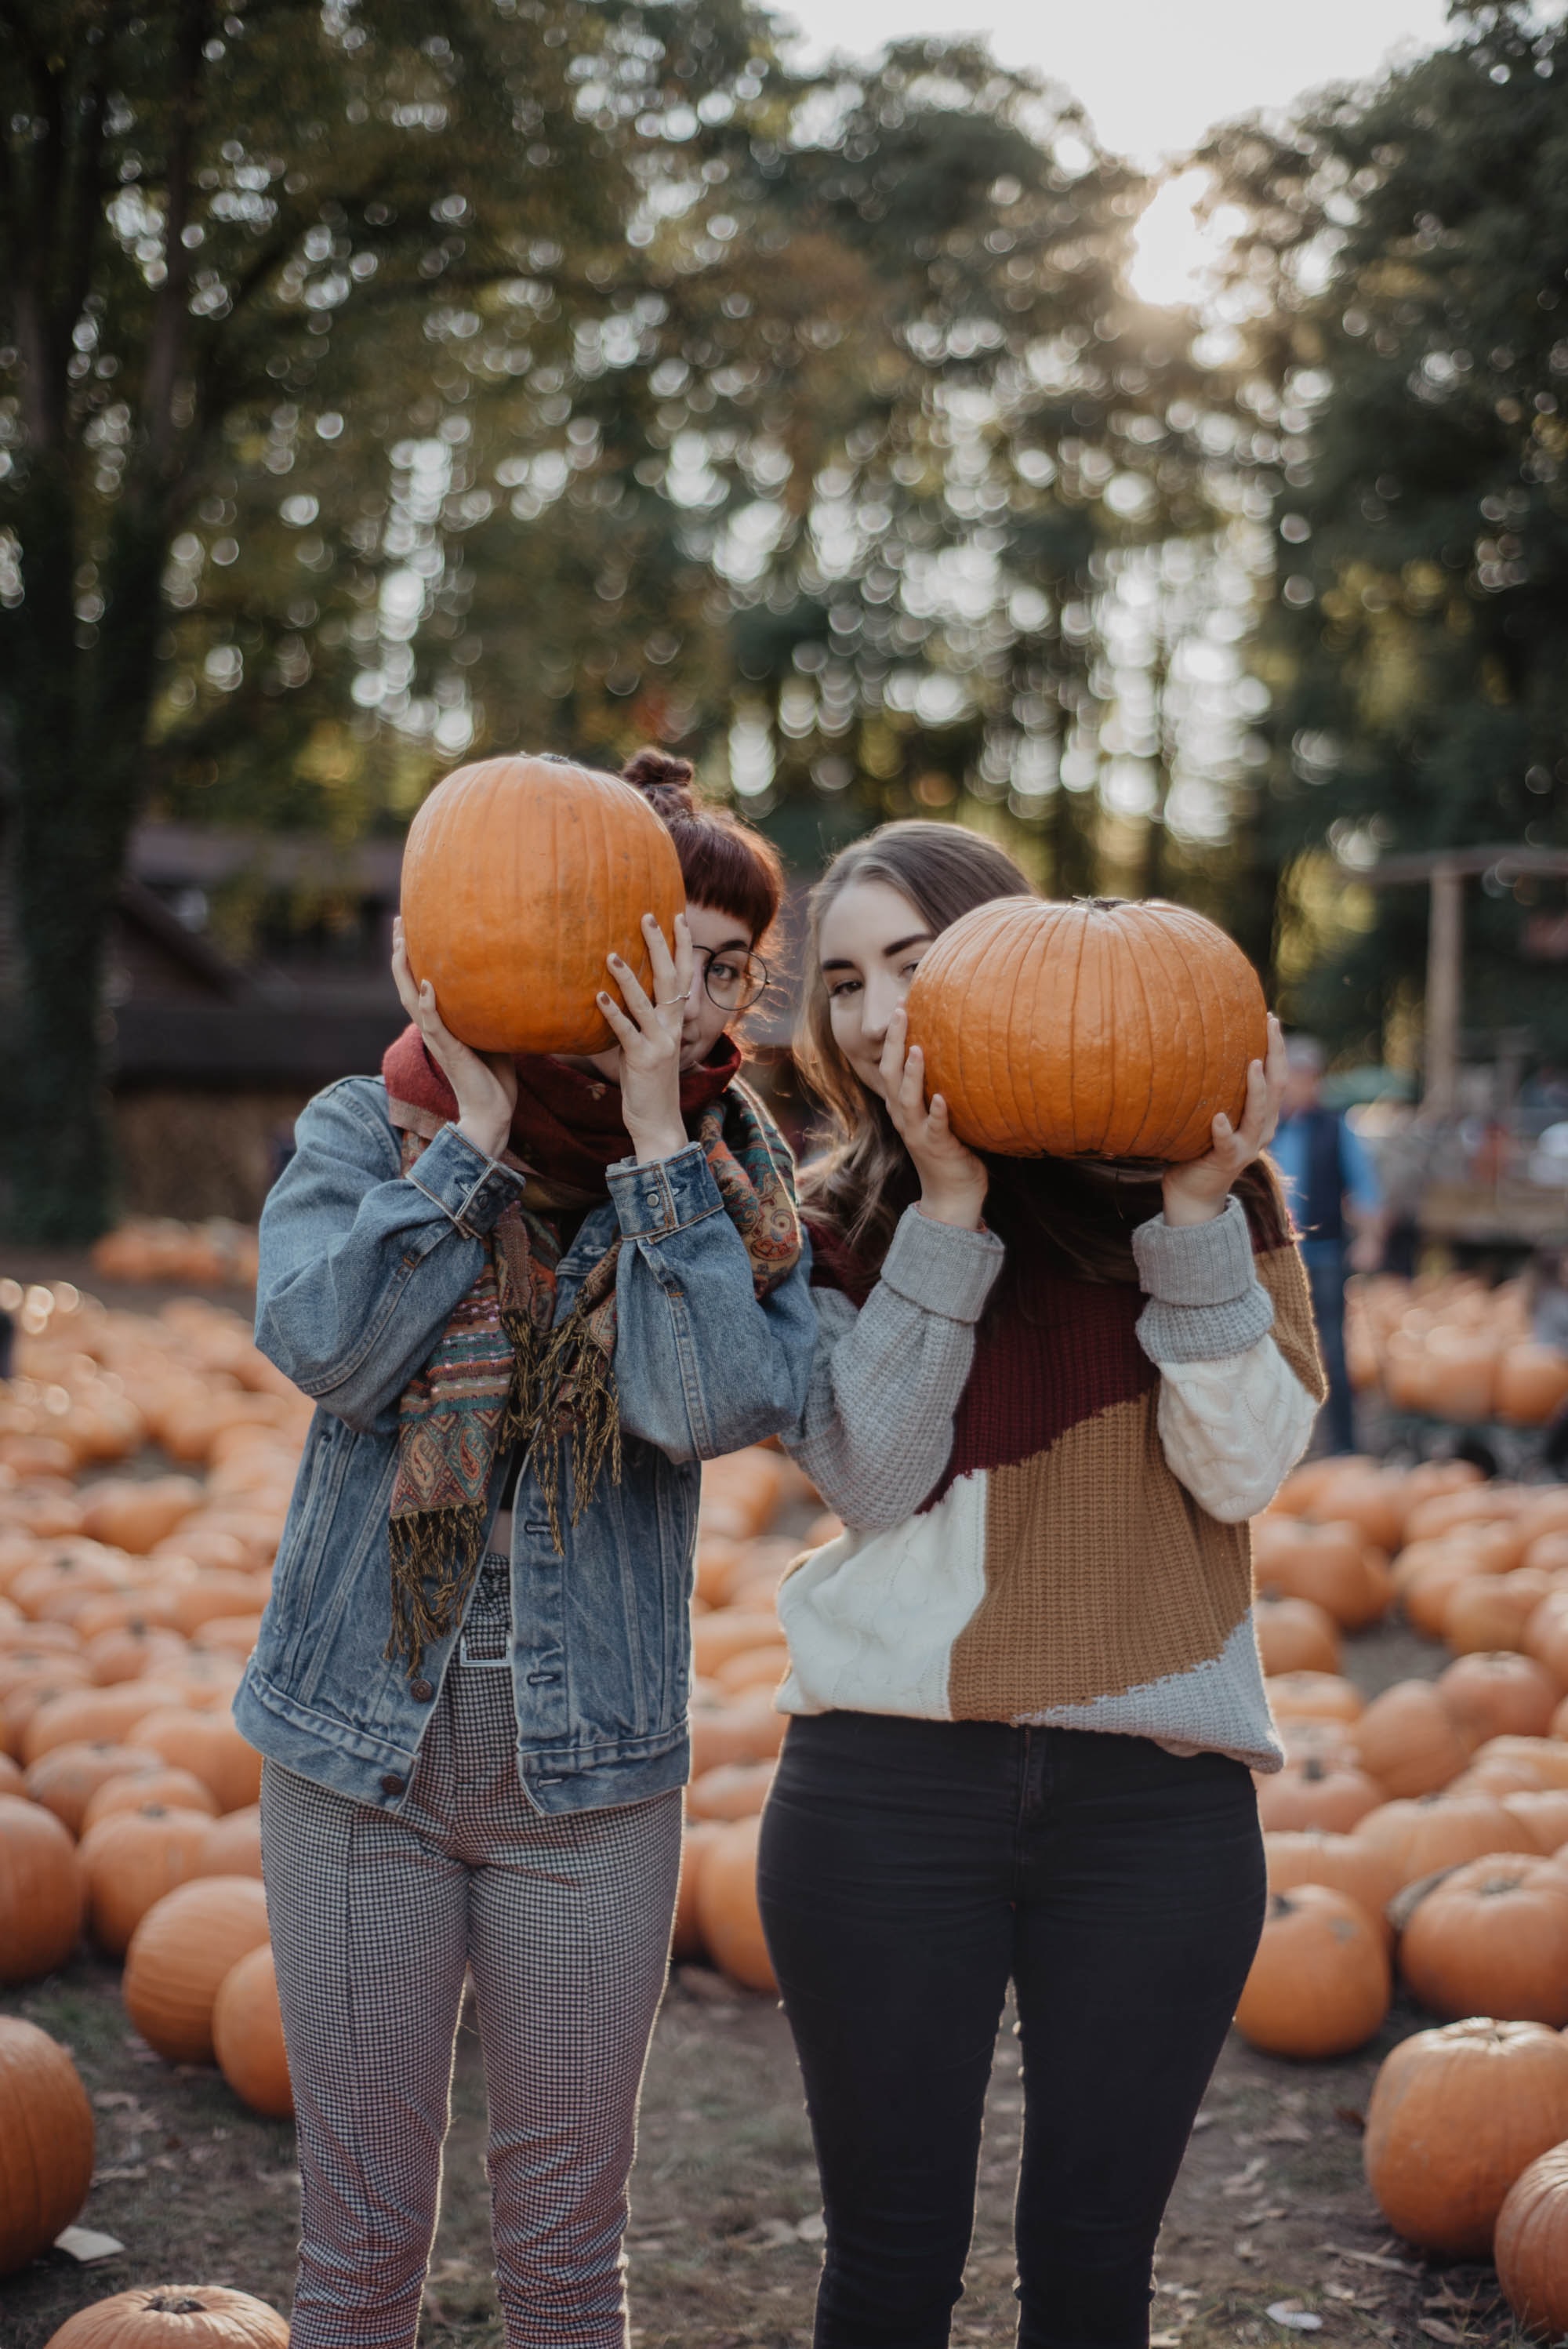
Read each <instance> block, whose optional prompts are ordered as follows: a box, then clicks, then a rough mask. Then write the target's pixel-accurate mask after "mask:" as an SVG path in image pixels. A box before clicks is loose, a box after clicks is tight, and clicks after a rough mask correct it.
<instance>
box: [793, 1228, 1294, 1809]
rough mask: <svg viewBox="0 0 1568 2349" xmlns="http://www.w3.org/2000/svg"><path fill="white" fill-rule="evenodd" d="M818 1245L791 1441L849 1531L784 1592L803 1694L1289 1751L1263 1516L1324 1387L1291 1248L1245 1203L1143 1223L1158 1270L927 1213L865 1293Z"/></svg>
mask: <svg viewBox="0 0 1568 2349" xmlns="http://www.w3.org/2000/svg"><path fill="white" fill-rule="evenodd" d="M814 1238H816V1239H817V1240H818V1242H819V1246H818V1268H817V1271H816V1274H815V1276H814V1278H815V1282H816V1284H817V1285H816V1287H815V1289H814V1294H815V1297H816V1300H817V1307H818V1319H819V1338H818V1350H817V1359H816V1363H815V1366H814V1370H813V1375H812V1382H811V1389H810V1396H809V1398H808V1402H807V1406H806V1411H805V1414H804V1417H803V1420H802V1422H801V1424H800V1426H799V1429H798V1430H797V1431H796V1433H794V1434H793V1435H792V1436H789V1437H787V1438H786V1442H787V1443H788V1444H789V1450H790V1451H791V1452H792V1453H793V1454H795V1456H796V1457H797V1458H798V1459H799V1461H800V1462H801V1464H803V1466H804V1467H805V1468H806V1470H807V1472H808V1473H809V1475H810V1476H811V1478H812V1479H813V1481H814V1482H815V1484H816V1485H817V1486H818V1488H819V1489H820V1492H821V1494H822V1496H823V1498H824V1500H825V1501H826V1502H827V1503H828V1504H829V1505H830V1507H832V1508H833V1509H835V1510H836V1511H837V1512H838V1514H839V1515H840V1516H841V1517H842V1518H843V1520H844V1524H845V1526H846V1528H847V1530H846V1531H845V1532H844V1533H843V1534H841V1536H840V1537H838V1538H837V1539H836V1540H833V1541H830V1542H829V1543H827V1544H826V1546H825V1547H822V1548H820V1549H818V1550H814V1551H812V1552H810V1554H809V1555H808V1556H807V1557H805V1558H803V1559H802V1560H801V1561H800V1562H799V1564H798V1565H797V1566H796V1567H795V1568H793V1569H792V1571H791V1572H790V1574H789V1578H787V1580H786V1581H785V1583H784V1585H783V1587H782V1588H781V1590H780V1592H779V1615H780V1618H781V1619H782V1621H783V1625H784V1630H785V1634H786V1637H787V1638H788V1640H789V1654H790V1670H789V1676H788V1678H787V1679H786V1681H785V1682H784V1686H783V1688H782V1690H781V1691H780V1692H779V1705H780V1707H781V1708H782V1709H783V1710H784V1711H785V1712H787V1713H824V1712H828V1711H831V1710H835V1709H842V1710H848V1711H853V1712H861V1713H913V1714H917V1715H920V1716H922V1717H923V1718H926V1719H930V1720H937V1721H976V1720H978V1721H1008V1722H1014V1723H1049V1724H1051V1725H1056V1726H1061V1727H1065V1728H1073V1729H1099V1730H1109V1731H1119V1732H1121V1733H1128V1734H1132V1735H1138V1736H1146V1737H1152V1738H1156V1739H1158V1740H1159V1742H1160V1743H1161V1744H1164V1745H1168V1746H1171V1747H1172V1748H1174V1749H1175V1750H1177V1751H1200V1750H1204V1749H1209V1750H1214V1751H1218V1752H1221V1753H1225V1754H1234V1755H1235V1756H1236V1757H1237V1758H1238V1759H1240V1760H1242V1761H1244V1762H1246V1763H1248V1764H1251V1765H1252V1766H1253V1767H1254V1768H1261V1769H1264V1770H1269V1769H1277V1768H1278V1767H1279V1764H1280V1762H1281V1760H1282V1759H1283V1756H1282V1754H1281V1752H1280V1748H1279V1744H1278V1742H1277V1740H1276V1739H1275V1737H1274V1729H1273V1725H1272V1723H1271V1721H1270V1718H1269V1711H1268V1703H1267V1700H1266V1698H1265V1696H1264V1685H1263V1672H1262V1668H1261V1666H1260V1663H1259V1661H1258V1652H1257V1641H1256V1638H1255V1636H1254V1633H1253V1620H1252V1599H1253V1589H1252V1549H1251V1541H1250V1538H1249V1534H1248V1528H1247V1522H1246V1521H1247V1519H1248V1518H1249V1517H1251V1516H1254V1515H1255V1514H1256V1513H1257V1511H1258V1510H1260V1509H1261V1508H1263V1507H1264V1505H1265V1504H1266V1503H1267V1502H1268V1501H1269V1500H1271V1499H1272V1498H1273V1496H1274V1492H1275V1490H1276V1489H1277V1487H1278V1485H1279V1483H1280V1480H1281V1478H1282V1477H1283V1476H1284V1473H1285V1470H1286V1469H1287V1468H1288V1467H1289V1466H1290V1464H1291V1463H1292V1462H1293V1461H1294V1460H1295V1459H1296V1458H1297V1457H1299V1455H1300V1454H1301V1451H1302V1449H1303V1448H1304V1446H1305V1443H1306V1440H1307V1436H1308V1434H1309V1433H1310V1432H1311V1427H1312V1422H1313V1417H1314V1413H1315V1409H1316V1406H1317V1404H1318V1403H1319V1402H1321V1401H1322V1399H1323V1395H1324V1392H1325V1387H1324V1381H1323V1373H1322V1370H1321V1366H1320V1364H1319V1361H1318V1353H1317V1343H1316V1336H1315V1330H1314V1327H1313V1320H1312V1309H1311V1305H1310V1302H1309V1300H1308V1295H1307V1288H1306V1281H1305V1275H1304V1274H1303V1271H1302V1268H1301V1263H1300V1259H1299V1257H1298V1256H1297V1254H1296V1250H1295V1244H1294V1242H1293V1241H1292V1240H1291V1239H1290V1237H1288V1235H1287V1234H1284V1233H1283V1232H1280V1231H1274V1232H1264V1233H1259V1232H1255V1231H1253V1228H1252V1227H1251V1226H1249V1222H1248V1218H1247V1216H1246V1214H1245V1213H1244V1212H1243V1208H1242V1206H1241V1204H1240V1202H1239V1201H1237V1200H1236V1199H1234V1198H1233V1199H1232V1200H1231V1201H1230V1202H1229V1204H1228V1205H1227V1206H1226V1208H1225V1211H1224V1213H1223V1215H1222V1216H1219V1217H1218V1218H1217V1219H1216V1220H1215V1221H1214V1222H1212V1223H1209V1224H1202V1225H1197V1226H1181V1227H1178V1226H1171V1225H1169V1224H1167V1223H1166V1222H1165V1220H1164V1218H1163V1216H1155V1217H1154V1218H1153V1219H1152V1220H1151V1221H1150V1222H1148V1223H1146V1224H1143V1225H1140V1226H1139V1227H1138V1229H1137V1230H1136V1231H1135V1232H1134V1234H1133V1253H1134V1256H1135V1258H1136V1261H1137V1265H1138V1271H1139V1277H1140V1283H1141V1288H1139V1289H1135V1288H1131V1287H1130V1286H1128V1287H1118V1286H1115V1285H1111V1284H1107V1283H1102V1282H1097V1281H1090V1280H1085V1279H1080V1278H1072V1277H1069V1276H1068V1275H1067V1274H1064V1273H1062V1272H1060V1271H1057V1270H1055V1269H1052V1268H1050V1267H1048V1266H1047V1264H1046V1263H1045V1262H1043V1261H1039V1260H1035V1261H1028V1262H1026V1261H1024V1260H1023V1257H1022V1253H1021V1252H1019V1257H1018V1261H1017V1262H1016V1264H1015V1267H1014V1268H1013V1277H1012V1278H1011V1279H1010V1280H1009V1283H1008V1287H1007V1290H1006V1293H1005V1294H1004V1296H1003V1297H1002V1298H1001V1299H998V1304H997V1309H995V1311H994V1312H993V1313H991V1314H990V1315H988V1316H987V1317H986V1319H985V1324H984V1327H983V1328H981V1329H980V1330H979V1331H978V1339H977V1332H976V1325H977V1324H978V1323H980V1321H981V1316H982V1314H983V1312H984V1311H985V1305H986V1301H987V1299H988V1298H989V1296H990V1293H991V1289H992V1287H993V1285H994V1283H995V1279H996V1276H997V1274H998V1272H999V1271H1000V1269H1001V1267H1002V1263H1003V1260H1004V1254H1005V1251H1004V1248H1003V1245H1002V1243H1001V1241H1000V1240H999V1239H997V1238H996V1237H995V1236H993V1235H992V1234H989V1233H985V1232H966V1231H961V1230H958V1229H956V1228H955V1227H954V1226H951V1225H946V1224H939V1223H935V1222H934V1221H933V1220H932V1219H931V1218H930V1217H928V1216H923V1215H921V1214H920V1212H919V1210H918V1209H916V1208H911V1209H910V1210H909V1211H908V1213H907V1214H906V1215H905V1216H903V1220H902V1221H901V1223H900V1224H899V1226H898V1229H897V1231H896V1232H895V1234H894V1237H893V1240H892V1246H891V1247H889V1249H888V1252H887V1256H886V1258H885V1260H884V1262H883V1265H882V1272H881V1275H880V1277H879V1278H878V1279H877V1281H876V1283H875V1285H874V1287H872V1288H871V1289H870V1290H869V1292H858V1291H857V1284H856V1281H855V1279H854V1278H853V1276H852V1274H851V1273H848V1272H846V1270H845V1269H844V1259H843V1258H842V1257H841V1255H837V1254H836V1253H835V1251H834V1250H833V1249H832V1247H831V1246H830V1245H829V1246H826V1247H824V1246H822V1245H821V1236H820V1235H814Z"/></svg>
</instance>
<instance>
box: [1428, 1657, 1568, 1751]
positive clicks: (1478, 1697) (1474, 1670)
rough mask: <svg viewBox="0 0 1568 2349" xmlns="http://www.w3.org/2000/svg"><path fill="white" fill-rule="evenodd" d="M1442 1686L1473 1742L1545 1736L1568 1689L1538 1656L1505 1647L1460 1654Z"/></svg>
mask: <svg viewBox="0 0 1568 2349" xmlns="http://www.w3.org/2000/svg"><path fill="white" fill-rule="evenodd" d="M1437 1690H1438V1694H1439V1697H1440V1698H1441V1699H1442V1702H1443V1703H1444V1705H1445V1706H1446V1707H1447V1709H1448V1711H1449V1713H1451V1714H1452V1715H1453V1718H1454V1720H1455V1721H1456V1722H1457V1723H1458V1724H1459V1727H1460V1733H1461V1734H1462V1735H1465V1736H1468V1737H1469V1738H1470V1742H1471V1743H1472V1744H1480V1742H1481V1741H1482V1740H1483V1739H1485V1738H1490V1737H1503V1736H1513V1737H1544V1735H1545V1734H1546V1732H1547V1730H1548V1729H1549V1727H1550V1726H1551V1723H1552V1715H1553V1710H1554V1708H1555V1706H1556V1703H1557V1700H1558V1697H1559V1696H1560V1694H1561V1693H1562V1692H1561V1690H1560V1689H1559V1688H1558V1685H1557V1682H1555V1681H1554V1680H1553V1677H1552V1674H1551V1673H1550V1672H1549V1671H1547V1669H1546V1667H1545V1665H1544V1664H1542V1663H1538V1662H1537V1661H1536V1660H1535V1658H1534V1657H1533V1656H1518V1655H1513V1654H1511V1653H1508V1652H1506V1651H1501V1650H1500V1651H1497V1652H1496V1653H1494V1654H1491V1655H1473V1656H1460V1657H1458V1658H1456V1660H1455V1661H1454V1662H1453V1663H1451V1664H1450V1665H1449V1668H1448V1670H1447V1671H1445V1672H1442V1673H1440V1674H1439V1678H1438V1682H1437Z"/></svg>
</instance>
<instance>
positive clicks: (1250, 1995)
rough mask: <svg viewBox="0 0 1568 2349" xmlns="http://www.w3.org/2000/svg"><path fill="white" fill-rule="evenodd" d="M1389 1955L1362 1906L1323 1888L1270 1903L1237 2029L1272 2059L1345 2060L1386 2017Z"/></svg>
mask: <svg viewBox="0 0 1568 2349" xmlns="http://www.w3.org/2000/svg"><path fill="white" fill-rule="evenodd" d="M1391 1995H1392V1981H1391V1977H1390V1974H1389V1970H1388V1952H1387V1945H1386V1943H1385V1940H1384V1937H1383V1934H1382V1933H1381V1931H1380V1930H1379V1929H1378V1926H1377V1922H1376V1921H1375V1920H1374V1919H1373V1918H1371V1917H1369V1916H1368V1915H1367V1911H1366V1909H1363V1908H1362V1906H1361V1904H1360V1902H1359V1901H1357V1900H1352V1899H1349V1898H1348V1897H1347V1895H1346V1894H1345V1893H1343V1892H1334V1891H1331V1890H1330V1889H1328V1887H1327V1886H1326V1885H1322V1884H1300V1885H1297V1886H1296V1887H1295V1889H1294V1890H1292V1891H1289V1892H1275V1893H1272V1894H1271V1895H1270V1897H1269V1904H1268V1913H1267V1915H1266V1917H1265V1918H1264V1930H1263V1938H1262V1940H1261V1941H1260V1942H1259V1944H1258V1952H1257V1955H1256V1957H1255V1958H1254V1959H1253V1966H1252V1971H1251V1972H1250V1973H1249V1974H1248V1976H1247V1981H1246V1987H1245V1989H1244V1990H1243V1992H1242V1996H1241V2001H1240V2003H1239V2004H1238V2006H1237V2008H1236V2029H1237V2030H1238V2031H1239V2032H1240V2033H1241V2034H1242V2037H1243V2039H1245V2040H1248V2041H1250V2043H1251V2044H1252V2045H1253V2046H1254V2047H1261V2048H1263V2049H1264V2051H1265V2052H1266V2053H1267V2054H1271V2055H1299V2056H1325V2055H1347V2054H1349V2053H1350V2050H1351V2049H1352V2048H1353V2047H1360V2046H1364V2045H1365V2044H1366V2042H1367V2040H1368V2039H1370V2038H1371V2036H1372V2033H1374V2032H1375V2031H1376V2030H1377V2027H1378V2025H1379V2023H1381V2022H1382V2020H1383V2018H1384V2016H1385V2015H1386V2014H1387V2012H1388V2001H1389V1998H1390V1996H1391Z"/></svg>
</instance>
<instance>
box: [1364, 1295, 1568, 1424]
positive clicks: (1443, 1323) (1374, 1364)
mask: <svg viewBox="0 0 1568 2349" xmlns="http://www.w3.org/2000/svg"><path fill="white" fill-rule="evenodd" d="M1345 1353H1346V1366H1347V1368H1348V1370H1349V1372H1350V1378H1351V1382H1352V1384H1353V1385H1355V1386H1357V1387H1361V1388H1368V1387H1376V1388H1380V1389H1381V1390H1382V1392H1383V1393H1384V1394H1385V1395H1386V1396H1387V1400H1388V1402H1390V1403H1391V1404H1392V1405H1393V1407H1394V1409H1395V1410H1396V1411H1404V1412H1415V1413H1421V1414H1422V1415H1423V1416H1426V1417H1429V1418H1433V1419H1451V1420H1459V1421H1470V1422H1475V1421H1483V1422H1484V1421H1489V1420H1501V1421H1503V1422H1505V1423H1508V1424H1510V1425H1511V1426H1515V1427H1540V1426H1542V1425H1544V1423H1545V1422H1546V1421H1547V1420H1549V1419H1550V1418H1551V1417H1552V1414H1553V1412H1554V1411H1556V1410H1557V1408H1558V1406H1559V1405H1560V1404H1561V1403H1562V1402H1564V1401H1568V1355H1565V1354H1562V1353H1559V1352H1558V1350H1556V1348H1555V1347H1552V1346H1542V1345H1539V1344H1537V1342H1536V1341H1535V1340H1534V1339H1533V1338H1532V1336H1531V1333H1530V1308H1529V1300H1528V1299H1527V1296H1526V1294H1525V1288H1524V1284H1523V1282H1522V1281H1520V1280H1505V1281H1502V1282H1501V1283H1500V1284H1499V1285H1498V1286H1497V1287H1496V1288H1489V1287H1488V1285H1487V1283H1486V1282H1485V1281H1483V1280H1480V1279H1479V1278H1477V1277H1476V1276H1475V1275H1474V1274H1473V1273H1460V1272H1448V1273H1440V1274H1423V1275H1422V1276H1420V1277H1419V1278H1417V1279H1415V1280H1405V1279H1402V1278H1398V1276H1397V1275H1394V1274H1391V1273H1378V1274H1376V1275H1373V1276H1371V1277H1369V1278H1366V1279H1362V1280H1353V1281H1351V1282H1350V1283H1349V1285H1348V1288H1347V1289H1346V1313H1345Z"/></svg>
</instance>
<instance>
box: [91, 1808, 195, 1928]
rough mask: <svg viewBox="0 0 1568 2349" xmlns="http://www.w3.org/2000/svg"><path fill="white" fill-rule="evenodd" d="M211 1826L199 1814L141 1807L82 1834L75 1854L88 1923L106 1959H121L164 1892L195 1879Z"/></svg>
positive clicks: (114, 1815)
mask: <svg viewBox="0 0 1568 2349" xmlns="http://www.w3.org/2000/svg"><path fill="white" fill-rule="evenodd" d="M211 1824H212V1822H211V1819H210V1818H209V1817H208V1816H207V1814H206V1812H205V1811H180V1810H170V1809H169V1808H168V1807H167V1806H165V1805H164V1804H162V1803H144V1804H142V1805H141V1806H140V1807H139V1809H137V1810H134V1811H111V1812H110V1813H109V1815H108V1817H107V1818H102V1819H99V1821H98V1825H97V1826H92V1827H89V1828H88V1831H87V1833H86V1835H85V1836H84V1837H82V1841H81V1848H80V1851H79V1853H78V1857H79V1859H80V1861H81V1869H82V1876H83V1878H84V1880H85V1882H86V1885H87V1894H88V1924H89V1926H90V1927H91V1929H92V1934H93V1939H94V1940H96V1941H97V1942H98V1945H99V1947H100V1948H101V1949H105V1950H107V1951H108V1953H109V1955H110V1957H112V1958H119V1957H123V1955H124V1954H125V1951H126V1949H127V1947H128V1945H129V1940H130V1937H131V1935H132V1934H133V1933H134V1932H135V1930H136V1929H137V1927H138V1926H139V1924H140V1922H141V1920H142V1919H143V1918H144V1917H145V1916H146V1914H147V1912H148V1910H149V1909H151V1908H152V1907H154V1906H155V1904H156V1903H157V1902H158V1901H160V1900H161V1899H163V1897H164V1895H165V1894H166V1893H169V1892H172V1891H173V1890H174V1889H175V1887H176V1886H177V1885H180V1884H185V1883H188V1882H189V1881H190V1879H191V1877H193V1876H198V1875H200V1874H201V1849H202V1846H203V1845H204V1843H205V1842H206V1839H207V1830H208V1828H209V1827H210V1826H211Z"/></svg>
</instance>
